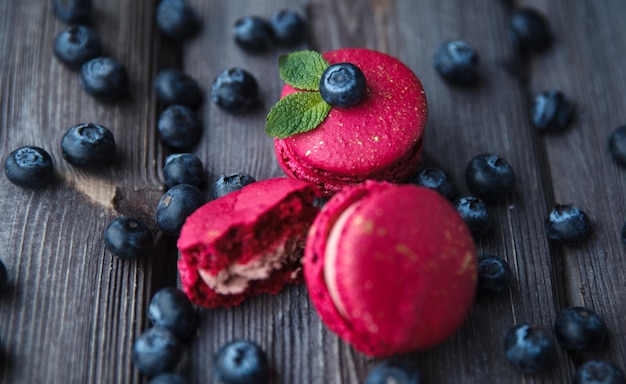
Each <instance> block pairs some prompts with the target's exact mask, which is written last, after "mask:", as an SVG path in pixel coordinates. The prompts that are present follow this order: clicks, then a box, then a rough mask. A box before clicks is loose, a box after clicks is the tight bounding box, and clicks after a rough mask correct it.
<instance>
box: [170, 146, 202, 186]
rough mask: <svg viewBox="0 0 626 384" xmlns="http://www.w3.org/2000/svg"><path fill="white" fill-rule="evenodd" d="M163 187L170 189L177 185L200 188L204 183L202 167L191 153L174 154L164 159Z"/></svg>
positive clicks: (199, 161) (200, 162)
mask: <svg viewBox="0 0 626 384" xmlns="http://www.w3.org/2000/svg"><path fill="white" fill-rule="evenodd" d="M163 175H164V176H165V186H166V187H168V188H171V187H173V186H175V185H177V184H191V185H195V186H196V187H199V186H201V185H202V184H204V182H205V181H206V175H205V173H204V165H203V164H202V161H201V160H200V159H198V157H197V156H196V155H194V154H193V153H174V154H171V155H169V156H168V157H167V158H166V159H165V165H164V166H163Z"/></svg>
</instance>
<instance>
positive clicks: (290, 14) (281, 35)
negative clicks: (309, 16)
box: [270, 9, 307, 46]
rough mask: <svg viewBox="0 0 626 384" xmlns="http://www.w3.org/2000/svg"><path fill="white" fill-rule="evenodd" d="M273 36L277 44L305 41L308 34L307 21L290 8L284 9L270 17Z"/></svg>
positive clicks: (293, 43) (289, 44) (285, 44)
mask: <svg viewBox="0 0 626 384" xmlns="http://www.w3.org/2000/svg"><path fill="white" fill-rule="evenodd" d="M270 25H271V27H272V36H273V37H274V41H275V42H276V44H279V45H284V46H294V45H297V44H300V43H301V42H303V41H304V39H305V38H306V35H307V27H306V23H305V22H304V20H303V19H302V17H300V15H299V14H298V13H297V12H295V11H292V10H289V9H282V10H279V11H277V12H275V13H274V14H273V15H272V17H270Z"/></svg>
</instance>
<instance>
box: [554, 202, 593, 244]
mask: <svg viewBox="0 0 626 384" xmlns="http://www.w3.org/2000/svg"><path fill="white" fill-rule="evenodd" d="M545 230H546V235H548V239H550V240H552V241H554V242H555V243H557V244H576V243H580V242H582V241H584V240H585V239H586V238H587V237H589V235H591V223H590V220H589V217H587V214H586V213H585V212H583V211H581V210H580V209H578V208H576V207H575V206H573V205H569V204H557V205H556V206H555V207H554V209H552V211H551V212H550V214H549V216H548V218H547V219H546V221H545Z"/></svg>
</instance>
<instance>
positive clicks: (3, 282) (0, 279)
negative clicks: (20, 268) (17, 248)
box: [0, 260, 9, 355]
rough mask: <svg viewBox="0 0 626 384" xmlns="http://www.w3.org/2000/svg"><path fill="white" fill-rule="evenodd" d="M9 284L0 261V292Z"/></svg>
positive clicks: (4, 267)
mask: <svg viewBox="0 0 626 384" xmlns="http://www.w3.org/2000/svg"><path fill="white" fill-rule="evenodd" d="M8 283H9V274H8V273H7V267H6V266H5V265H4V262H3V261H2V260H0V292H2V291H3V290H4V288H6V286H7V285H8ZM1 354H2V353H1V352H0V355H1Z"/></svg>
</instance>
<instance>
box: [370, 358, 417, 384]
mask: <svg viewBox="0 0 626 384" xmlns="http://www.w3.org/2000/svg"><path fill="white" fill-rule="evenodd" d="M388 383H395V384H419V383H420V375H419V372H417V370H416V369H415V368H414V367H412V366H409V365H406V364H402V363H397V362H390V361H384V362H382V363H380V364H378V365H376V366H375V367H374V368H373V369H372V370H371V371H370V373H369V374H368V375H367V377H366V378H365V384H388Z"/></svg>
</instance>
